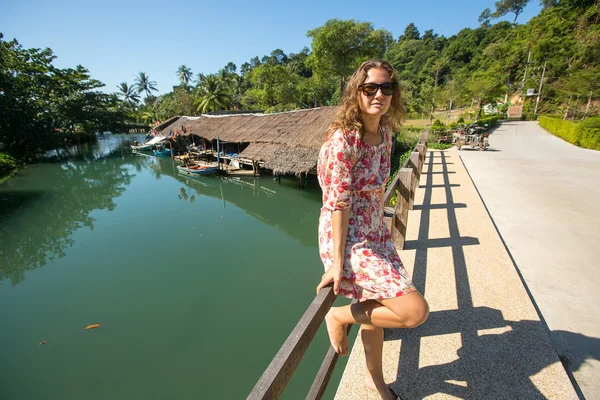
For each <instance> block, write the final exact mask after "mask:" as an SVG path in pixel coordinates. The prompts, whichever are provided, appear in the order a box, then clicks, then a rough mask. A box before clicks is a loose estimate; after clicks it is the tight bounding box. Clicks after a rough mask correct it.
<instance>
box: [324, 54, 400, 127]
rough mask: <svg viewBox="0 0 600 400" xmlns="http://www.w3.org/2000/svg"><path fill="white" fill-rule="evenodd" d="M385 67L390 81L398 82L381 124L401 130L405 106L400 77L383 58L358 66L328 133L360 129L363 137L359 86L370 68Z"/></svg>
mask: <svg viewBox="0 0 600 400" xmlns="http://www.w3.org/2000/svg"><path fill="white" fill-rule="evenodd" d="M373 68H375V69H383V70H385V71H387V73H388V74H389V76H390V82H394V83H396V89H394V93H393V94H392V102H391V104H390V108H389V109H388V110H387V112H386V113H385V114H384V115H382V116H381V121H379V125H380V126H389V127H391V128H392V129H393V130H396V131H397V130H399V129H400V128H401V127H402V121H403V120H404V106H403V105H402V94H401V92H400V85H399V84H398V78H397V77H396V72H395V71H394V67H393V66H392V64H390V63H389V62H387V61H383V60H369V61H365V62H364V63H362V64H361V65H360V67H358V69H357V70H356V71H354V73H353V74H352V76H351V77H350V80H348V84H347V85H346V89H345V90H344V95H343V97H342V104H341V105H340V107H339V108H338V111H337V113H336V116H335V120H334V121H333V123H332V124H331V125H330V126H329V129H327V135H329V134H331V133H332V132H334V131H336V130H338V129H341V130H342V131H344V132H348V131H358V132H359V133H360V135H361V137H362V136H363V135H364V129H363V128H364V123H363V120H362V118H361V110H360V89H359V88H358V87H359V86H360V85H361V84H363V83H364V82H365V81H366V80H367V78H368V72H369V70H370V69H373Z"/></svg>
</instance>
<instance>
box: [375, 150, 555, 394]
mask: <svg viewBox="0 0 600 400" xmlns="http://www.w3.org/2000/svg"><path fill="white" fill-rule="evenodd" d="M429 155H430V157H429V159H428V163H427V164H426V165H428V171H427V172H424V175H426V177H427V178H426V184H425V185H422V186H420V187H421V188H422V189H424V190H425V192H424V199H423V204H422V205H421V206H419V207H418V209H420V210H421V217H420V223H419V234H418V239H417V240H416V241H407V242H406V245H405V248H406V249H414V250H415V264H414V270H413V282H414V283H415V285H416V286H417V288H418V289H419V290H420V291H421V292H422V293H423V294H424V295H425V297H427V291H426V285H425V282H426V280H427V274H428V273H430V272H429V271H427V260H428V252H429V249H431V248H434V247H449V248H451V251H452V263H453V267H454V268H453V269H454V280H455V282H456V299H457V305H458V309H455V310H444V311H437V312H432V313H431V314H430V316H429V320H428V321H427V322H426V323H425V324H424V325H422V326H420V327H418V328H416V329H411V330H397V329H389V330H386V333H385V340H397V339H402V346H401V349H400V357H399V360H398V375H397V380H396V382H394V383H393V384H392V387H393V388H394V389H395V390H396V391H397V392H398V393H400V394H401V395H402V396H403V397H404V398H414V399H422V398H425V397H427V396H429V395H432V394H439V393H443V394H445V395H450V396H456V397H459V398H462V399H516V398H520V399H523V398H527V399H543V398H545V397H544V395H543V394H542V393H541V392H540V391H539V389H538V388H537V387H536V386H535V384H534V382H533V381H532V380H531V379H530V377H531V376H533V375H535V374H536V373H538V372H540V371H541V370H543V369H544V368H546V367H547V366H549V365H551V364H554V363H555V362H556V361H557V357H556V353H554V350H553V349H552V348H551V347H550V346H548V341H546V340H536V338H543V336H544V335H547V332H546V330H545V328H544V326H543V325H542V323H541V322H540V321H528V320H525V321H518V322H515V321H507V320H505V319H504V317H503V315H502V312H501V311H500V310H496V309H492V308H488V307H476V306H475V305H474V302H473V298H472V293H471V282H470V280H469V274H468V272H467V264H466V260H465V251H464V248H465V246H473V245H479V244H480V243H479V239H478V238H472V237H464V236H461V233H460V231H459V225H458V222H457V215H456V209H457V208H464V207H465V206H466V205H464V204H457V203H455V202H454V199H453V193H452V187H455V186H456V185H455V184H453V183H451V182H450V180H451V178H452V177H453V176H454V175H453V174H451V172H452V171H448V167H447V163H446V162H447V160H448V159H449V158H451V157H452V156H451V155H448V154H447V153H444V152H440V153H437V154H435V156H433V157H432V153H431V152H430V153H429ZM455 157H456V156H455ZM440 160H441V166H442V171H441V175H442V177H443V185H440V184H436V185H434V184H433V181H434V179H433V177H434V175H438V178H439V174H440V173H435V172H432V167H433V165H436V164H437V165H439V164H440V163H439V161H440ZM434 161H436V162H435V163H434ZM448 164H449V163H448ZM434 188H437V190H441V189H442V188H444V190H445V194H446V204H432V193H433V189H434ZM416 208H417V207H415V209H416ZM434 209H437V210H439V209H445V210H446V211H447V215H448V226H449V237H448V238H445V239H430V238H429V227H430V215H431V210H434ZM442 335H454V336H445V337H442ZM448 338H451V339H452V341H453V343H454V341H459V343H460V344H461V346H460V347H458V346H457V351H456V354H448V353H447V352H445V351H444V352H440V353H439V354H432V353H431V352H432V351H433V350H432V348H433V349H435V346H432V345H431V343H432V342H431V341H435V340H441V341H446V343H447V340H448ZM424 341H430V342H429V343H430V344H429V345H428V346H427V348H422V347H421V345H422V343H423V342H424ZM447 348H448V347H445V348H444V350H447ZM425 352H426V353H427V354H424V353H425Z"/></svg>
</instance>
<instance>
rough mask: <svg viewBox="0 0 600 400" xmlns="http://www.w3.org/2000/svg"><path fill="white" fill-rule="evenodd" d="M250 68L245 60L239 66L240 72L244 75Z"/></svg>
mask: <svg viewBox="0 0 600 400" xmlns="http://www.w3.org/2000/svg"><path fill="white" fill-rule="evenodd" d="M250 70H252V66H251V65H250V63H249V62H245V63H243V64H242V66H241V67H240V74H242V75H246V74H247V73H248V72H250Z"/></svg>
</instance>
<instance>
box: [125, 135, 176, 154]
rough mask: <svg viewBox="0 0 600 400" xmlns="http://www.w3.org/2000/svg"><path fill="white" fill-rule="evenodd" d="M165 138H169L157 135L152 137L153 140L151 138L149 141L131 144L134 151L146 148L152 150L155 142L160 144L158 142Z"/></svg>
mask: <svg viewBox="0 0 600 400" xmlns="http://www.w3.org/2000/svg"><path fill="white" fill-rule="evenodd" d="M163 140H167V138H166V137H162V136H157V137H155V138H154V139H151V140H149V141H147V142H146V143H143V144H132V145H131V150H134V151H146V150H147V151H150V150H152V147H153V146H154V145H155V144H158V143H160V142H162V141H163ZM134 143H136V142H134Z"/></svg>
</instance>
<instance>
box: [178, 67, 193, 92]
mask: <svg viewBox="0 0 600 400" xmlns="http://www.w3.org/2000/svg"><path fill="white" fill-rule="evenodd" d="M177 76H178V77H179V81H180V82H181V84H182V85H183V86H185V87H187V86H188V85H189V83H190V81H191V80H192V76H193V74H192V69H191V68H188V67H187V66H186V65H185V64H182V65H180V66H179V68H177Z"/></svg>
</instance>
